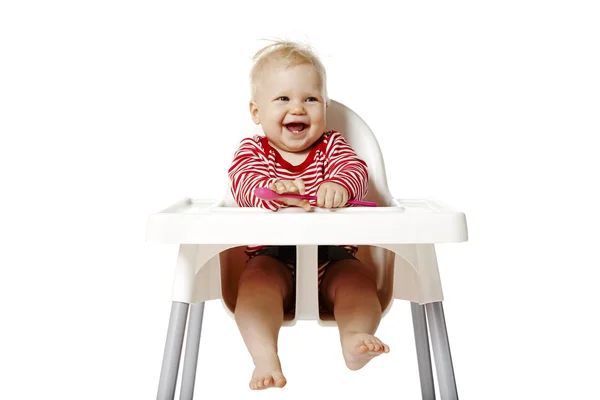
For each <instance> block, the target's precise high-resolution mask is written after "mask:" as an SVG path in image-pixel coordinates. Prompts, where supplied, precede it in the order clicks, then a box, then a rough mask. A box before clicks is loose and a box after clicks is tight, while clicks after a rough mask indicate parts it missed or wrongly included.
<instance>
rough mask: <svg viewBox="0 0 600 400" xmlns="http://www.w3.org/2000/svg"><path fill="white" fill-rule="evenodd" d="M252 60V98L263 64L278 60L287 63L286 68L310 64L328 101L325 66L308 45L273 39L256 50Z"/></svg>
mask: <svg viewBox="0 0 600 400" xmlns="http://www.w3.org/2000/svg"><path fill="white" fill-rule="evenodd" d="M252 61H253V63H254V64H253V66H252V69H251V70H250V88H251V96H252V98H254V96H255V95H256V85H257V82H258V81H259V80H260V77H261V74H262V73H263V70H264V67H265V65H267V64H268V63H269V62H272V61H279V62H285V63H287V65H286V67H287V68H289V67H294V66H296V65H302V64H309V65H312V66H313V68H314V69H315V71H317V72H318V73H319V75H321V80H322V81H323V91H324V95H325V101H326V102H327V103H329V96H328V95H327V74H326V72H325V67H324V66H323V63H321V60H319V57H317V55H316V54H315V52H314V51H313V49H312V48H311V47H310V46H308V45H306V44H302V43H298V42H293V41H289V40H274V41H273V43H272V44H269V45H267V46H265V47H263V48H262V49H260V50H258V51H257V52H256V54H254V57H252Z"/></svg>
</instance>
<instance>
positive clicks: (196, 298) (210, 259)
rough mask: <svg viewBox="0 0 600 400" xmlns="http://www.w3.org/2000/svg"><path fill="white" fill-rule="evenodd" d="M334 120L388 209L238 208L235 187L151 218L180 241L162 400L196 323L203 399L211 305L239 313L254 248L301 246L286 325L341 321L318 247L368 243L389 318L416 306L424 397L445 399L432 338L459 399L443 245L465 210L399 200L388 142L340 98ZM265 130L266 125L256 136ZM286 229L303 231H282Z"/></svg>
mask: <svg viewBox="0 0 600 400" xmlns="http://www.w3.org/2000/svg"><path fill="white" fill-rule="evenodd" d="M327 120H328V129H335V130H337V131H339V132H341V133H342V135H343V136H344V138H345V139H346V141H347V142H348V143H349V144H350V145H351V146H352V147H353V148H354V150H355V151H356V153H357V154H358V156H359V157H361V158H362V159H363V160H365V162H366V163H367V165H368V167H369V193H368V195H367V198H366V200H368V201H374V202H376V203H377V204H378V207H349V208H342V209H333V210H327V209H320V208H314V209H313V210H312V211H311V212H306V211H304V210H302V209H299V208H283V209H280V210H279V211H277V212H273V211H270V210H263V209H259V208H246V207H238V206H237V205H236V204H235V202H234V201H233V198H232V196H231V193H230V192H229V191H228V192H227V193H226V194H225V195H224V196H223V198H221V199H190V198H185V199H182V200H180V201H179V202H176V203H174V204H173V205H172V206H170V207H168V208H166V209H164V210H162V211H160V212H158V213H155V214H152V215H150V216H149V218H148V224H147V240H148V241H151V242H155V243H170V244H179V255H178V258H177V263H176V268H175V280H174V285H173V296H172V301H173V304H172V309H171V318H170V322H169V328H168V331H167V340H166V345H165V353H164V356H163V365H162V370H161V376H160V381H159V389H158V396H157V398H158V399H160V400H162V399H173V398H174V395H175V388H176V383H177V375H178V371H179V362H180V357H181V351H182V345H183V339H184V336H185V330H186V325H188V331H187V335H188V336H187V342H186V343H187V344H186V355H185V360H184V369H183V376H182V383H181V395H180V398H181V399H192V398H193V391H194V382H195V371H196V365H197V357H198V348H199V339H200V331H201V326H202V315H203V310H204V302H206V301H208V300H219V299H220V300H221V301H222V304H223V305H224V309H225V311H226V312H227V313H228V314H230V315H231V316H232V317H233V313H234V310H235V302H236V298H237V282H238V280H239V277H240V274H241V272H242V270H243V268H244V265H245V261H246V259H247V256H246V255H245V253H244V248H245V246H246V245H248V244H251V243H261V244H268V245H294V246H297V267H296V307H295V310H294V311H293V312H292V313H291V314H287V315H285V316H284V322H283V325H284V326H293V325H294V324H295V322H296V321H297V320H315V321H317V322H318V323H319V324H320V325H322V326H336V323H335V319H334V318H333V316H332V315H328V314H324V313H322V312H321V311H320V308H319V304H318V298H319V297H318V287H317V281H318V276H317V252H318V246H319V245H344V244H354V245H358V252H357V254H356V257H357V258H358V259H359V260H361V261H362V262H363V263H366V264H371V265H373V266H375V267H376V270H377V288H378V294H379V300H380V302H381V305H382V309H383V314H384V316H385V314H387V312H388V311H389V309H390V307H391V306H392V304H393V300H394V299H401V300H406V301H409V302H411V310H412V314H413V325H414V330H415V342H416V347H417V356H418V364H419V375H420V379H421V389H422V394H423V399H435V389H434V380H433V374H432V368H431V356H430V349H429V339H431V343H432V346H433V350H434V357H435V361H436V362H435V364H436V371H437V377H438V386H439V392H440V395H441V397H442V399H457V398H458V394H457V391H456V383H455V380H454V371H453V367H452V359H451V355H450V347H449V343H448V337H447V333H446V325H445V320H444V314H443V307H442V301H443V294H442V287H441V282H440V275H439V271H438V265H437V260H436V256H435V248H434V245H435V243H449V242H463V241H466V240H467V226H466V219H465V215H464V214H463V213H462V212H459V211H457V210H455V209H453V208H452V207H450V206H448V205H446V204H444V203H442V202H441V201H439V200H436V199H396V198H394V197H393V196H392V195H391V194H390V192H389V190H388V187H387V180H386V179H387V178H386V174H385V168H384V164H383V158H382V156H381V151H380V149H379V145H378V144H377V141H376V139H375V136H374V135H373V133H372V132H371V130H370V129H369V127H368V126H367V125H366V123H365V122H364V121H363V120H362V119H360V117H358V115H356V113H354V112H353V111H352V110H350V109H349V108H347V107H345V106H344V105H342V104H340V103H338V102H335V101H333V100H332V101H331V104H330V106H329V108H328V116H327ZM261 133H262V131H261V130H260V126H258V127H257V128H256V129H255V130H253V131H252V132H250V133H249V135H254V134H261ZM282 226H289V227H294V228H293V229H289V230H287V231H286V232H285V233H282V232H281V227H282ZM189 305H191V311H190V313H189V314H190V315H189V324H188V323H187V318H188V308H190V307H189ZM427 324H429V330H431V338H430V337H429V333H428V329H427Z"/></svg>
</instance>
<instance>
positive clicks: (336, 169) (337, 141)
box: [325, 132, 369, 200]
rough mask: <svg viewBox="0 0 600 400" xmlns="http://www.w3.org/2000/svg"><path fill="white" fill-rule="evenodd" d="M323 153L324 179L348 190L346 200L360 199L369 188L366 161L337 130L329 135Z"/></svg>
mask: <svg viewBox="0 0 600 400" xmlns="http://www.w3.org/2000/svg"><path fill="white" fill-rule="evenodd" d="M325 154H326V157H325V158H326V160H327V161H326V162H325V181H329V182H334V183H337V184H339V185H341V186H343V187H344V188H345V189H346V190H347V191H348V200H362V199H363V198H364V197H365V196H366V195H367V191H368V189H369V174H368V169H367V163H366V162H364V161H363V160H362V159H360V158H359V157H358V156H357V155H356V153H355V152H354V150H353V149H352V147H350V145H349V144H348V143H347V142H346V140H345V139H344V138H343V136H342V135H341V134H340V133H339V132H333V133H332V134H331V136H330V137H329V142H328V143H327V148H326V152H325Z"/></svg>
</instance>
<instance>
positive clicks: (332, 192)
mask: <svg viewBox="0 0 600 400" xmlns="http://www.w3.org/2000/svg"><path fill="white" fill-rule="evenodd" d="M335 192H336V191H335V190H333V189H327V194H326V196H325V208H331V207H333V198H334V196H335Z"/></svg>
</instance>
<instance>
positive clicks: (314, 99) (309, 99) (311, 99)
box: [306, 97, 318, 101]
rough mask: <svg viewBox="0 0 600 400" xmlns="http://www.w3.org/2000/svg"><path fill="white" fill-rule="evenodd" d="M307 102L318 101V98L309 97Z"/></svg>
mask: <svg viewBox="0 0 600 400" xmlns="http://www.w3.org/2000/svg"><path fill="white" fill-rule="evenodd" d="M306 101H318V100H317V98H316V97H309V98H307V99H306Z"/></svg>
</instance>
